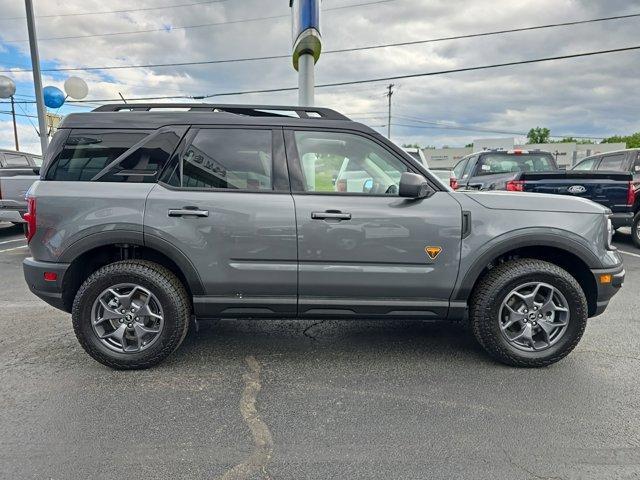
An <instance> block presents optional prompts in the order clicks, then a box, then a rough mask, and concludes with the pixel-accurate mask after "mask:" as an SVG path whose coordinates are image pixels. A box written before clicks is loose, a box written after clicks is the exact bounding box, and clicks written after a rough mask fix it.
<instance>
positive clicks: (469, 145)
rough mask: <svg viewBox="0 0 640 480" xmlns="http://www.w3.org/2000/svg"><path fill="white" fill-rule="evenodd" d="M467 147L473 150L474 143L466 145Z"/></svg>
mask: <svg viewBox="0 0 640 480" xmlns="http://www.w3.org/2000/svg"><path fill="white" fill-rule="evenodd" d="M465 147H467V148H473V143H467V144H466V145H465Z"/></svg>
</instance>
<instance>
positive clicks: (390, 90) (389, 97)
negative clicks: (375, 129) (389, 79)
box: [385, 83, 395, 140]
mask: <svg viewBox="0 0 640 480" xmlns="http://www.w3.org/2000/svg"><path fill="white" fill-rule="evenodd" d="M394 86H395V85H394V84H393V83H392V84H390V85H388V86H387V93H386V94H385V96H386V97H387V98H388V99H389V115H388V118H387V138H388V139H389V140H391V96H392V95H393V87H394Z"/></svg>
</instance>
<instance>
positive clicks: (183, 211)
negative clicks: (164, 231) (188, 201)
mask: <svg viewBox="0 0 640 480" xmlns="http://www.w3.org/2000/svg"><path fill="white" fill-rule="evenodd" d="M168 215H169V216H170V217H186V216H191V217H208V216H209V210H198V209H197V208H189V207H185V208H170V209H169V213H168Z"/></svg>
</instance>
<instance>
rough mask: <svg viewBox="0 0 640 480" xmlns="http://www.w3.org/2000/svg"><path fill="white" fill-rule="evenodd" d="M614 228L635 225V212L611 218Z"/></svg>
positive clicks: (614, 214) (613, 215) (611, 216)
mask: <svg viewBox="0 0 640 480" xmlns="http://www.w3.org/2000/svg"><path fill="white" fill-rule="evenodd" d="M609 218H611V223H612V225H613V228H620V227H630V226H631V225H633V212H624V213H613V214H611V215H610V216H609Z"/></svg>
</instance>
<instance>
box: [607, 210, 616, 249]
mask: <svg viewBox="0 0 640 480" xmlns="http://www.w3.org/2000/svg"><path fill="white" fill-rule="evenodd" d="M613 232H614V230H613V223H611V218H609V216H608V215H607V231H606V235H607V238H606V240H605V245H606V246H607V250H615V247H614V246H613Z"/></svg>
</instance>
